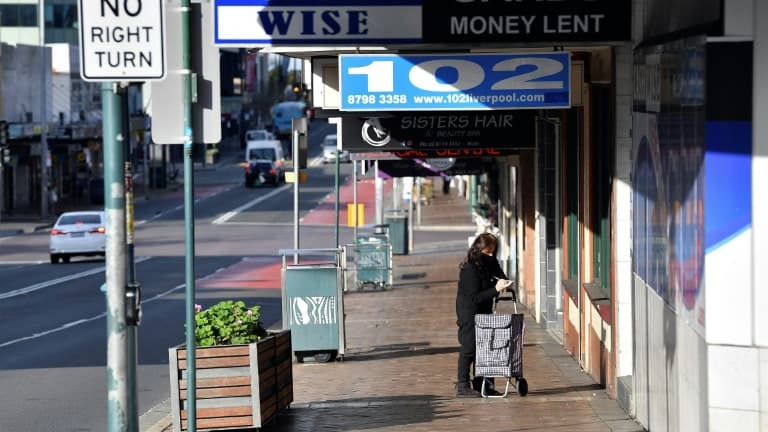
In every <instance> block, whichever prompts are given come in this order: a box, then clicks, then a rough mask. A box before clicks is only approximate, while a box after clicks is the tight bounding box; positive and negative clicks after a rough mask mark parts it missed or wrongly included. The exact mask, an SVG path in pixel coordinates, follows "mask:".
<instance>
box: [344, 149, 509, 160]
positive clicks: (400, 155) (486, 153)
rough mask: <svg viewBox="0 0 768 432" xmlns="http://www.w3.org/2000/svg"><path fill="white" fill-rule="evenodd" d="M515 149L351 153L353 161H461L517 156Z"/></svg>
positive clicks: (350, 156)
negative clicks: (463, 159) (465, 159)
mask: <svg viewBox="0 0 768 432" xmlns="http://www.w3.org/2000/svg"><path fill="white" fill-rule="evenodd" d="M518 150H519V149H515V148H463V149H432V150H395V151H379V152H377V151H373V152H363V153H358V152H350V154H349V158H350V159H352V160H358V161H359V160H379V161H380V160H398V159H459V158H482V157H492V158H495V157H502V156H509V155H513V154H517V153H518Z"/></svg>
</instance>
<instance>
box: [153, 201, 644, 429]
mask: <svg viewBox="0 0 768 432" xmlns="http://www.w3.org/2000/svg"><path fill="white" fill-rule="evenodd" d="M466 206H467V203H466V201H465V200H463V199H460V198H457V197H456V196H455V195H438V194H435V199H434V201H433V203H432V204H431V205H429V206H426V207H424V208H423V209H422V211H423V213H422V223H423V224H427V223H429V222H438V221H439V222H440V223H442V224H450V223H451V222H452V224H453V225H457V226H466V225H467V224H469V221H470V220H469V215H468V211H467V207H466ZM449 214H451V215H453V218H449V217H448V216H447V215H449ZM425 234H427V233H425ZM428 234H433V235H434V234H437V236H436V237H435V236H433V237H430V238H432V239H433V240H437V241H435V242H433V243H424V242H420V243H416V244H415V245H414V250H413V251H411V253H410V254H409V255H398V256H395V257H394V285H393V287H392V289H390V290H386V291H373V290H364V291H350V292H348V293H346V294H345V296H344V308H345V313H346V333H347V339H346V347H347V353H346V355H345V356H344V358H343V361H337V362H334V363H327V364H313V363H303V364H299V363H294V365H293V380H294V384H293V385H294V387H293V392H294V401H293V403H292V404H291V407H290V409H288V410H285V411H284V412H282V413H281V414H280V415H279V416H278V417H277V419H276V420H275V422H273V423H271V424H269V425H267V426H265V427H264V428H262V431H263V432H318V431H362V430H377V431H398V432H399V431H413V432H421V431H423V432H427V431H429V432H435V431H463V430H479V429H482V430H485V431H512V430H526V431H558V430H562V431H642V430H643V429H642V427H640V426H639V425H638V424H637V423H636V422H634V421H633V420H632V419H630V418H629V416H628V415H627V414H626V413H625V412H624V411H622V410H621V408H619V406H618V404H617V403H616V401H615V400H612V399H610V398H609V397H608V396H607V394H606V392H605V390H603V389H602V388H601V387H600V386H599V385H598V384H596V383H595V382H594V381H593V380H592V379H591V378H590V377H589V376H588V375H587V374H586V373H584V372H582V371H581V370H580V369H579V366H578V364H577V363H576V361H575V360H574V359H573V358H572V357H571V356H570V355H569V354H568V353H567V352H566V351H565V350H563V348H562V346H561V345H560V344H558V343H557V342H556V341H555V340H554V339H553V338H552V337H551V336H550V335H549V334H548V333H547V332H546V330H544V329H542V328H539V327H538V326H537V325H536V322H535V321H534V319H533V317H532V316H531V315H530V314H527V315H526V333H525V346H524V363H523V365H524V374H525V376H526V379H527V380H528V385H529V394H528V396H526V397H520V396H519V395H518V394H517V393H516V392H515V391H514V390H513V389H510V394H509V395H508V396H507V397H506V398H504V399H482V398H469V399H467V398H462V399H459V398H456V397H455V384H456V368H457V360H458V340H457V327H456V316H455V306H454V305H455V298H456V297H455V296H456V283H457V282H456V281H457V278H458V263H459V262H460V261H461V259H462V257H463V255H464V254H465V253H466V248H467V237H468V236H470V235H472V234H473V232H471V231H469V232H457V231H456V230H453V231H445V232H435V231H430V232H428ZM505 307H506V306H505ZM501 383H502V380H497V387H499V386H500V385H501ZM168 412H169V409H168V403H167V402H166V403H165V404H163V405H162V406H160V407H158V408H157V409H155V410H153V411H150V412H149V413H147V414H145V415H144V416H142V425H146V426H142V429H141V430H142V431H143V432H161V431H163V432H164V431H170V430H172V428H171V426H170V416H168V415H167V413H168ZM158 417H162V418H161V419H160V420H159V421H157V422H154V423H150V422H149V420H150V418H154V419H156V418H158ZM230 431H231V430H230Z"/></svg>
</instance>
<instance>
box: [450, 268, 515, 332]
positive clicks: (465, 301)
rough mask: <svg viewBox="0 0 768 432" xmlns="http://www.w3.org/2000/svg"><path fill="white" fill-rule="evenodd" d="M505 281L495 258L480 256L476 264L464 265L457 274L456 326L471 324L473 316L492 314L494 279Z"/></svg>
mask: <svg viewBox="0 0 768 432" xmlns="http://www.w3.org/2000/svg"><path fill="white" fill-rule="evenodd" d="M494 278H499V279H506V278H507V277H506V276H505V275H504V271H503V270H501V267H500V266H499V262H498V261H497V260H496V257H492V256H488V255H482V257H481V258H480V261H479V262H477V263H472V262H469V263H466V264H464V267H463V268H462V269H461V272H460V273H459V289H458V293H457V295H456V317H457V318H458V324H459V325H462V324H473V323H474V322H475V314H486V313H491V312H493V298H494V297H496V295H497V291H496V279H494Z"/></svg>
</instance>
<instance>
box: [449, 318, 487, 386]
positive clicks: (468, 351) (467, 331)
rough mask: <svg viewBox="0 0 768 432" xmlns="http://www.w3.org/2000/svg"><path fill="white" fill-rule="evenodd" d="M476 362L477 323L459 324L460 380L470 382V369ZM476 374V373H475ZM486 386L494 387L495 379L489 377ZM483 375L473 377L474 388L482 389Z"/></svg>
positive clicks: (458, 377)
mask: <svg viewBox="0 0 768 432" xmlns="http://www.w3.org/2000/svg"><path fill="white" fill-rule="evenodd" d="M474 363H475V323H466V324H459V370H458V376H457V379H458V382H459V383H469V371H470V369H471V368H472V365H473V364H474ZM473 375H474V374H473ZM487 381H488V384H487V385H486V388H491V389H492V388H493V379H491V378H489V379H488V380H487ZM482 385H483V377H474V379H472V388H474V389H475V390H477V391H480V388H481V386H482Z"/></svg>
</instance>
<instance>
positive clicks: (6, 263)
mask: <svg viewBox="0 0 768 432" xmlns="http://www.w3.org/2000/svg"><path fill="white" fill-rule="evenodd" d="M47 262H48V261H0V265H37V264H45V263H47Z"/></svg>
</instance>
